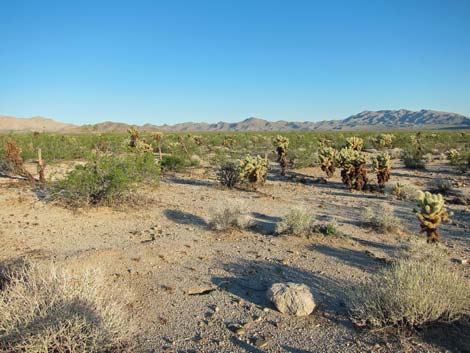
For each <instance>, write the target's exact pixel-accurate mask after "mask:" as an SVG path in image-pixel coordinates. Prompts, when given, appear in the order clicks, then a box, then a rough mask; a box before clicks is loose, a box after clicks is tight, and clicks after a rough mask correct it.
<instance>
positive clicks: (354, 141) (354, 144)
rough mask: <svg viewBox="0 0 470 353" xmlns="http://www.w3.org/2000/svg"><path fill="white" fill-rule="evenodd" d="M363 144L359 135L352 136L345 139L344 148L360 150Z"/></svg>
mask: <svg viewBox="0 0 470 353" xmlns="http://www.w3.org/2000/svg"><path fill="white" fill-rule="evenodd" d="M363 146H364V140H363V139H361V138H360V137H356V136H352V137H348V138H347V139H346V148H350V149H353V150H355V151H362V147H363Z"/></svg>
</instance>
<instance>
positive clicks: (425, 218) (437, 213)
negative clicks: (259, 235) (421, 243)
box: [415, 191, 450, 243]
mask: <svg viewBox="0 0 470 353" xmlns="http://www.w3.org/2000/svg"><path fill="white" fill-rule="evenodd" d="M417 201H418V206H419V207H420V209H419V210H415V213H416V217H418V220H419V222H420V223H421V232H423V233H426V236H427V238H428V243H436V242H438V241H439V232H438V229H437V227H438V226H439V224H441V223H442V222H445V223H449V222H450V219H449V214H448V213H447V210H446V209H445V208H444V198H443V197H442V195H441V194H431V193H430V192H422V191H419V192H418V199H417Z"/></svg>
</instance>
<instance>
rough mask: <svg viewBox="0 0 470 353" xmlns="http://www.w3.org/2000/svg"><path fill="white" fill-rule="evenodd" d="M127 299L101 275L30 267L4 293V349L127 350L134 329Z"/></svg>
mask: <svg viewBox="0 0 470 353" xmlns="http://www.w3.org/2000/svg"><path fill="white" fill-rule="evenodd" d="M128 300H129V295H128V294H127V293H126V291H125V290H123V289H122V288H111V286H107V285H106V283H105V281H104V277H103V276H102V275H101V274H100V273H99V272H98V271H88V272H84V273H82V274H80V275H73V274H72V273H70V272H67V271H65V270H59V269H57V268H56V267H54V266H52V267H50V268H41V267H39V266H37V265H29V266H24V267H22V268H20V269H19V270H18V271H17V272H13V273H10V274H9V278H8V283H7V284H6V286H5V288H4V289H3V290H2V291H0V349H1V351H2V352H11V353H20V352H21V353H24V352H28V353H44V352H64V353H65V352H67V353H106V352H127V351H129V348H130V346H129V344H130V342H131V338H132V335H133V325H132V323H131V322H130V321H129V318H128V317H127V315H126V311H125V305H126V304H127V301H128Z"/></svg>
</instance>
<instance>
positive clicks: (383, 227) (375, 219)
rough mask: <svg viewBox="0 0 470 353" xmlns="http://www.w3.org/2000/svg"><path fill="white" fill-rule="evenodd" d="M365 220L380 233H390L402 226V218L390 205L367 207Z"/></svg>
mask: <svg viewBox="0 0 470 353" xmlns="http://www.w3.org/2000/svg"><path fill="white" fill-rule="evenodd" d="M364 222H365V223H366V224H367V225H369V226H371V227H372V228H373V229H375V230H376V231H377V232H379V233H390V232H394V231H396V230H397V229H399V228H400V224H401V222H400V220H399V219H398V218H397V217H395V215H394V209H393V207H392V206H390V205H381V206H380V207H378V208H367V209H366V211H365V212H364Z"/></svg>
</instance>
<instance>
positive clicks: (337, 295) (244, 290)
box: [212, 259, 350, 314]
mask: <svg viewBox="0 0 470 353" xmlns="http://www.w3.org/2000/svg"><path fill="white" fill-rule="evenodd" d="M222 267H223V268H224V269H225V271H227V272H228V273H229V274H228V275H227V276H225V277H213V278H212V282H213V283H214V284H216V285H217V286H219V288H221V289H224V290H226V291H227V292H229V293H231V294H233V295H235V296H237V297H239V298H242V299H243V300H245V301H247V302H251V303H253V304H255V305H258V306H260V307H263V308H264V307H271V308H273V306H272V304H271V303H270V302H269V301H268V299H267V298H266V291H267V290H268V288H269V287H270V286H271V285H272V284H273V283H279V282H295V283H304V284H306V285H307V286H309V287H310V289H311V291H312V293H313V296H314V298H315V299H316V301H317V302H318V307H319V309H321V310H322V311H329V312H334V313H335V314H336V313H338V312H345V306H344V302H345V297H344V292H345V291H344V289H345V287H346V286H348V285H350V283H345V282H344V281H341V282H339V281H337V280H335V279H333V278H329V277H326V276H322V275H318V274H315V273H311V272H308V271H305V270H303V269H300V268H297V267H294V266H291V265H283V264H280V263H275V262H268V261H255V260H252V261H250V260H244V259H241V260H240V261H238V262H233V263H226V264H222Z"/></svg>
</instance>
